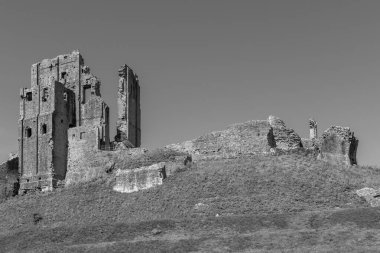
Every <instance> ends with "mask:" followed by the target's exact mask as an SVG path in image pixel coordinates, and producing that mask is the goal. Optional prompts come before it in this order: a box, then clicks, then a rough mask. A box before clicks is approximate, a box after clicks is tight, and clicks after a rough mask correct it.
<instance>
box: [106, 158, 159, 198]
mask: <svg viewBox="0 0 380 253" xmlns="http://www.w3.org/2000/svg"><path fill="white" fill-rule="evenodd" d="M165 178H166V169H165V163H157V164H153V165H151V166H146V167H140V168H137V169H133V170H120V169H118V170H117V171H116V185H115V186H114V187H113V189H114V190H115V191H117V192H122V193H131V192H137V191H140V190H145V189H149V188H152V187H156V186H158V185H162V183H163V180H164V179H165Z"/></svg>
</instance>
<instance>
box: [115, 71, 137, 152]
mask: <svg viewBox="0 0 380 253" xmlns="http://www.w3.org/2000/svg"><path fill="white" fill-rule="evenodd" d="M119 78H120V79H119V90H118V101H117V102H118V109H119V111H118V120H117V134H116V136H115V141H116V142H119V143H122V144H123V145H125V146H127V147H128V146H134V147H139V146H140V145H141V117H140V115H141V109H140V85H139V80H138V77H137V75H135V74H134V73H133V70H132V69H131V68H129V67H128V66H127V65H124V66H122V68H121V69H119Z"/></svg>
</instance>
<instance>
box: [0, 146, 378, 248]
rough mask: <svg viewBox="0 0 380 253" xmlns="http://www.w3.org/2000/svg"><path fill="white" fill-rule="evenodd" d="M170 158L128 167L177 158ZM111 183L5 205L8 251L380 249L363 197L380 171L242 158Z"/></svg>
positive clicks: (373, 215)
mask: <svg viewBox="0 0 380 253" xmlns="http://www.w3.org/2000/svg"><path fill="white" fill-rule="evenodd" d="M165 152H166V151H165V150H159V151H157V152H156V153H152V154H148V155H147V154H145V157H138V158H135V160H134V161H129V162H126V164H125V166H126V168H128V166H134V164H139V165H141V164H147V165H149V163H151V162H152V161H154V162H156V161H158V160H161V159H166V160H170V159H174V158H175V156H176V155H178V154H177V153H175V154H174V153H167V154H166V153H165ZM181 155H182V154H181ZM113 184H114V178H113V176H112V175H111V176H109V177H106V178H100V179H97V180H94V181H92V182H89V183H86V184H82V185H75V186H73V187H70V188H65V189H59V190H57V191H55V192H49V193H36V194H29V195H26V196H18V197H15V198H12V199H10V200H8V201H7V202H5V203H2V204H0V231H1V232H0V252H10V251H12V250H14V251H16V252H22V251H28V252H30V251H32V252H33V250H34V251H36V252H43V251H46V252H56V251H62V252H93V251H94V250H95V251H98V252H103V251H104V252H120V251H121V252H190V251H198V252H212V250H214V251H215V252H217V251H218V250H219V252H245V251H249V252H265V251H282V250H284V251H285V252H286V250H288V252H305V251H323V252H343V251H346V252H347V251H348V252H358V251H366V252H367V251H369V252H370V251H372V250H373V251H374V250H375V249H376V247H378V246H379V245H378V244H379V242H380V240H378V239H379V229H380V225H379V224H380V220H379V217H380V212H379V210H378V209H376V208H370V207H369V206H368V204H367V203H366V202H365V201H364V200H363V199H361V198H360V197H358V196H357V195H356V194H355V190H356V189H360V188H363V187H375V188H376V187H379V186H380V185H379V184H380V170H379V169H378V168H373V167H368V166H366V167H359V166H356V167H343V166H337V165H331V164H328V163H325V162H322V161H317V160H315V159H314V157H313V156H311V155H307V154H303V153H299V154H297V153H295V154H284V155H280V156H248V157H243V156H242V157H240V158H236V159H218V160H203V161H199V162H197V163H196V164H195V165H194V166H193V167H191V168H188V169H186V170H181V172H177V173H175V174H173V175H172V176H171V177H169V178H167V179H165V181H164V184H163V185H161V186H159V187H157V188H152V189H148V190H145V191H141V192H135V193H131V194H123V193H118V192H114V191H113V190H112V186H113ZM216 216H217V217H216ZM36 217H37V220H38V221H37V222H36ZM155 228H159V229H160V230H162V231H163V232H162V233H161V234H159V235H153V234H152V233H151V231H152V230H153V229H155ZM358 240H359V241H358ZM355 242H360V243H356V244H355ZM253 250H255V251H253ZM334 250H335V251H334ZM374 252H375V251H374Z"/></svg>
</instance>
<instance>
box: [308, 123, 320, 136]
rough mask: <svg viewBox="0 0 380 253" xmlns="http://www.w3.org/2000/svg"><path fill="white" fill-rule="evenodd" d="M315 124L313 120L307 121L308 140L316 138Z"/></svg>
mask: <svg viewBox="0 0 380 253" xmlns="http://www.w3.org/2000/svg"><path fill="white" fill-rule="evenodd" d="M317 126H318V125H317V122H316V121H315V120H313V119H309V127H310V140H312V139H316V138H318V131H317Z"/></svg>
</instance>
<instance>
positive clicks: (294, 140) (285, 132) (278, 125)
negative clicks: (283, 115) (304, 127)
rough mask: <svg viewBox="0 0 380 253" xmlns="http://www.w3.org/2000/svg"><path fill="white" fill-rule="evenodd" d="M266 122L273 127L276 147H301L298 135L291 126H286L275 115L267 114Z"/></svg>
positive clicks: (292, 148)
mask: <svg viewBox="0 0 380 253" xmlns="http://www.w3.org/2000/svg"><path fill="white" fill-rule="evenodd" d="M268 122H269V124H270V125H271V127H272V128H273V135H274V139H275V142H276V147H277V148H278V149H280V150H284V151H289V150H295V149H299V148H302V141H301V138H300V136H299V135H298V134H297V133H296V132H295V131H294V130H293V129H291V128H287V127H286V125H285V123H284V121H283V120H281V119H280V118H278V117H275V116H269V118H268Z"/></svg>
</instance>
